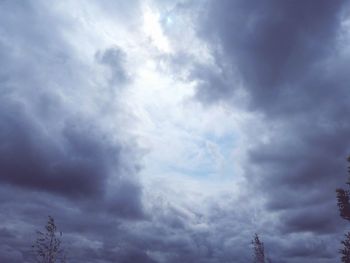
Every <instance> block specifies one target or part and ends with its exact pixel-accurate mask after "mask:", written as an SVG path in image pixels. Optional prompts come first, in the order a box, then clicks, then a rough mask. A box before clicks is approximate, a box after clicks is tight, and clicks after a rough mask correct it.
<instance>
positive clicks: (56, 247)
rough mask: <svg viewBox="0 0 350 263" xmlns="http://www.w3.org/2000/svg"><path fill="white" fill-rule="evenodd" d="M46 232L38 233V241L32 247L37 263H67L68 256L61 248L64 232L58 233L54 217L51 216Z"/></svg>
mask: <svg viewBox="0 0 350 263" xmlns="http://www.w3.org/2000/svg"><path fill="white" fill-rule="evenodd" d="M45 230H46V231H45V232H41V231H37V235H38V237H37V239H36V240H35V242H34V244H33V245H32V248H33V252H34V253H35V256H36V262H37V263H55V262H61V263H65V262H66V254H65V251H64V249H63V248H61V237H62V232H59V234H58V235H57V233H58V230H57V226H56V224H55V221H54V219H53V217H51V216H49V219H48V221H47V224H46V226H45Z"/></svg>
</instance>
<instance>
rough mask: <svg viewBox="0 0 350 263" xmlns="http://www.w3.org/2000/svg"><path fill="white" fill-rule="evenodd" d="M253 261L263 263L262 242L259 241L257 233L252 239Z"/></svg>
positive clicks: (263, 251)
mask: <svg viewBox="0 0 350 263" xmlns="http://www.w3.org/2000/svg"><path fill="white" fill-rule="evenodd" d="M252 245H253V256H254V263H265V250H264V243H263V242H262V241H260V239H259V236H258V234H255V235H254V238H253V240H252Z"/></svg>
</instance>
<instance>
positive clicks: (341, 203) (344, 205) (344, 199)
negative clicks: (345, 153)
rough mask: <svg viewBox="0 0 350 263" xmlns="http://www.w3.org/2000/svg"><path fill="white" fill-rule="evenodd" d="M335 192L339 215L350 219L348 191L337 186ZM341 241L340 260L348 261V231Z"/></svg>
mask: <svg viewBox="0 0 350 263" xmlns="http://www.w3.org/2000/svg"><path fill="white" fill-rule="evenodd" d="M348 162H349V163H350V156H349V157H348ZM348 172H349V174H350V166H349V167H348ZM349 179H350V178H349ZM349 179H348V182H347V183H346V184H347V185H348V186H350V180H349ZM336 192H337V201H338V202H337V205H338V208H339V212H340V216H341V217H342V218H344V219H345V220H348V221H350V202H349V201H350V191H349V190H344V189H342V188H338V189H336ZM341 243H342V245H343V246H344V247H343V248H342V249H339V252H340V254H341V255H342V257H341V260H342V262H344V263H350V232H348V233H347V234H345V240H343V241H341Z"/></svg>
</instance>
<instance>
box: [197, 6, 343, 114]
mask: <svg viewBox="0 0 350 263" xmlns="http://www.w3.org/2000/svg"><path fill="white" fill-rule="evenodd" d="M343 6H344V1H333V2H329V1H317V2H315V1H302V2H300V1H283V2H281V1H273V0H272V1H264V2H261V1H249V2H246V1H221V2H220V3H217V2H215V1H210V2H209V4H208V6H207V9H208V13H207V16H206V20H205V21H204V22H203V24H202V27H201V31H200V32H201V34H202V35H203V37H204V38H207V39H209V40H210V41H213V42H214V41H218V43H216V42H215V44H216V45H217V44H218V45H220V46H222V47H223V50H224V51H223V52H222V54H220V56H221V57H220V59H222V60H223V62H226V61H227V60H228V61H230V62H231V64H232V65H233V66H235V68H237V71H238V72H239V74H240V76H241V79H242V81H243V82H244V84H245V88H247V89H248V91H249V92H250V93H249V94H250V96H251V97H252V98H251V99H252V107H254V108H255V107H258V108H260V107H262V108H264V110H275V111H276V112H277V111H281V110H282V111H283V110H288V111H290V110H303V109H302V106H306V105H303V102H304V100H306V103H310V99H311V98H310V97H308V94H309V93H311V92H313V91H315V89H316V88H318V87H309V88H308V89H306V90H305V89H304V87H303V86H304V85H300V84H301V83H302V82H303V80H304V79H305V78H306V77H307V76H308V75H309V74H310V73H311V72H313V71H312V69H313V68H314V67H315V66H317V64H318V63H319V62H322V60H323V58H324V56H328V55H329V54H330V53H332V51H333V49H334V47H335V41H336V37H337V33H338V29H339V23H340V15H341V11H342V7H343ZM235 86H237V85H236V83H231V87H230V88H228V89H221V91H222V97H224V98H225V97H226V96H227V95H230V94H227V93H228V92H230V90H231V89H235ZM213 87H215V85H213ZM322 91H324V92H325V89H322ZM199 92H201V90H199ZM205 92H208V93H210V92H217V91H216V89H215V88H212V89H205ZM319 92H320V90H317V91H316V92H314V93H315V95H316V94H317V93H319ZM301 95H304V96H306V98H303V97H301ZM208 96H209V95H208ZM216 97H217V96H213V98H214V99H215V98H216ZM320 97H322V95H321V96H320ZM282 100H285V101H286V102H288V103H287V104H285V105H283V104H282V103H281V105H280V104H279V103H278V101H282ZM299 100H301V101H299ZM281 107H282V108H281ZM287 107H288V108H287ZM289 107H290V108H289ZM297 107H299V108H297ZM300 107H301V108H300Z"/></svg>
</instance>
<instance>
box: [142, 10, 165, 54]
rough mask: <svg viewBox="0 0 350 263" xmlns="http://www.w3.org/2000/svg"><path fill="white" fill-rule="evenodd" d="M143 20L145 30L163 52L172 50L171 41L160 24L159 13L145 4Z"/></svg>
mask: <svg viewBox="0 0 350 263" xmlns="http://www.w3.org/2000/svg"><path fill="white" fill-rule="evenodd" d="M143 20H144V24H143V31H144V33H145V34H146V36H147V37H149V38H150V40H151V42H152V44H153V45H154V46H155V47H157V48H158V49H159V50H160V51H162V52H166V53H169V52H171V47H170V44H169V41H168V39H167V37H166V36H165V35H164V34H163V30H162V28H161V26H160V24H159V20H160V15H159V13H156V12H154V11H153V10H152V9H151V8H150V7H149V6H145V7H144V12H143Z"/></svg>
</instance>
